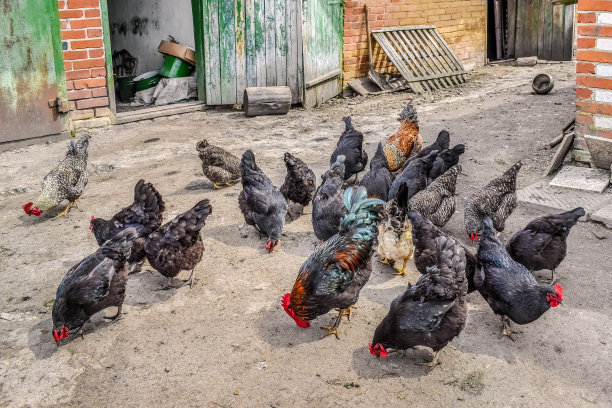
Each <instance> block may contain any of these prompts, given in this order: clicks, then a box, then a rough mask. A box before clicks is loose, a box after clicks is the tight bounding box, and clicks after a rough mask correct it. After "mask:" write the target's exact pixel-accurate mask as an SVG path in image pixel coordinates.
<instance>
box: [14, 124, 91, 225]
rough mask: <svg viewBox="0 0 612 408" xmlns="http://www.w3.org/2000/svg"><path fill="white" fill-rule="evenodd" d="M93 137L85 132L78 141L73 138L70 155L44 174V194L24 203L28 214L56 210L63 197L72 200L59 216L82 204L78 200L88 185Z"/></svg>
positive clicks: (69, 146) (39, 213)
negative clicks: (91, 139)
mask: <svg viewBox="0 0 612 408" xmlns="http://www.w3.org/2000/svg"><path fill="white" fill-rule="evenodd" d="M90 137H91V136H89V135H85V136H83V137H81V138H80V139H79V140H77V141H76V142H75V141H74V140H71V141H70V144H69V145H68V151H67V152H66V157H65V158H64V159H63V160H62V161H60V162H59V164H58V165H57V167H56V168H54V169H53V170H51V171H50V172H49V173H47V175H46V176H45V177H44V178H43V181H42V183H41V190H42V191H41V193H40V196H39V197H38V198H37V199H36V201H35V202H33V203H32V202H30V203H27V204H25V205H24V206H23V210H24V211H25V213H26V214H28V215H36V216H39V215H42V213H43V211H49V210H52V209H53V208H55V207H57V206H58V205H59V204H60V203H61V202H62V201H64V200H68V205H66V208H65V209H64V211H62V212H60V213H59V214H57V217H61V216H64V215H66V214H67V213H68V210H70V207H71V206H72V205H74V206H78V203H77V200H78V199H79V198H80V197H81V194H83V189H84V188H85V186H86V185H87V157H88V152H87V149H88V147H89V139H90Z"/></svg>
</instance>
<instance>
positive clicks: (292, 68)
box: [192, 0, 303, 105]
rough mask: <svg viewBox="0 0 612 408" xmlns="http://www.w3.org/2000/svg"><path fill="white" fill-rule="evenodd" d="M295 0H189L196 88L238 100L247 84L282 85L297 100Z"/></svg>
mask: <svg viewBox="0 0 612 408" xmlns="http://www.w3.org/2000/svg"><path fill="white" fill-rule="evenodd" d="M300 1H301V0H192V7H193V13H194V29H195V40H196V54H197V58H198V63H197V65H196V68H197V73H198V77H199V78H198V93H199V95H200V99H202V100H204V101H205V102H206V104H208V105H227V104H236V103H242V97H243V93H244V89H245V88H246V87H251V86H262V87H263V86H288V87H290V88H291V93H292V96H293V99H292V103H299V102H301V101H302V99H303V90H302V80H303V74H302V40H301V8H300V6H301V3H300Z"/></svg>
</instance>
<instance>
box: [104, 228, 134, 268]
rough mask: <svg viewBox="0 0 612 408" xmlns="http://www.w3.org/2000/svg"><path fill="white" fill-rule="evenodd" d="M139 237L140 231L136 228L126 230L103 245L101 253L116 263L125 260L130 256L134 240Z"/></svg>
mask: <svg viewBox="0 0 612 408" xmlns="http://www.w3.org/2000/svg"><path fill="white" fill-rule="evenodd" d="M137 237H138V230H137V229H136V228H134V227H131V228H126V229H124V230H123V231H121V232H120V233H118V234H117V235H115V236H114V237H113V238H111V239H109V240H108V241H106V242H105V243H104V244H102V246H101V247H100V249H99V251H100V252H102V255H104V256H105V257H107V258H110V259H113V260H115V261H118V260H121V259H125V258H127V257H128V255H129V254H130V251H131V249H132V244H133V242H134V239H136V238H137Z"/></svg>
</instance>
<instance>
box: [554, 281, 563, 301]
mask: <svg viewBox="0 0 612 408" xmlns="http://www.w3.org/2000/svg"><path fill="white" fill-rule="evenodd" d="M555 292H556V293H557V297H558V298H559V301H560V302H563V286H561V285H559V284H558V283H555Z"/></svg>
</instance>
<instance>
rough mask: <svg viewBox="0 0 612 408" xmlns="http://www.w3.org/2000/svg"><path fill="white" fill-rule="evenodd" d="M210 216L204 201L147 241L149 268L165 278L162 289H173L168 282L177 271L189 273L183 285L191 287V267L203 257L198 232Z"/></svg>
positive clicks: (209, 210)
mask: <svg viewBox="0 0 612 408" xmlns="http://www.w3.org/2000/svg"><path fill="white" fill-rule="evenodd" d="M211 213H212V206H211V205H210V202H209V201H208V200H207V199H204V200H202V201H200V202H199V203H197V204H196V205H195V206H194V207H193V208H192V209H190V210H189V211H187V212H185V213H183V214H180V215H177V216H176V217H174V219H173V220H172V221H170V222H168V223H166V224H164V225H162V226H161V227H160V228H159V229H158V230H157V231H154V232H153V233H151V234H150V235H149V236H148V237H147V240H146V242H145V244H144V251H145V253H146V255H147V260H148V261H149V264H151V266H152V267H153V268H154V269H155V270H156V271H158V272H159V273H161V274H162V275H164V276H165V277H166V278H168V281H167V283H166V286H165V287H164V288H163V289H170V288H177V286H172V285H171V283H172V279H173V278H174V277H175V276H176V275H178V274H179V272H180V271H185V270H189V269H191V274H190V275H189V279H187V280H186V281H184V284H187V283H188V284H189V287H190V288H191V287H192V286H193V281H194V278H195V267H196V265H197V264H198V263H199V262H200V261H201V260H202V255H203V253H204V243H203V242H202V236H201V235H200V230H201V229H202V227H204V224H205V222H206V218H208V216H209V215H210V214H211ZM180 286H183V285H180ZM180 286H178V287H180Z"/></svg>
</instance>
